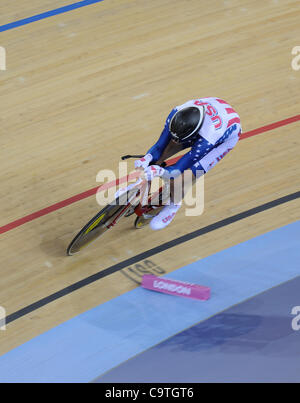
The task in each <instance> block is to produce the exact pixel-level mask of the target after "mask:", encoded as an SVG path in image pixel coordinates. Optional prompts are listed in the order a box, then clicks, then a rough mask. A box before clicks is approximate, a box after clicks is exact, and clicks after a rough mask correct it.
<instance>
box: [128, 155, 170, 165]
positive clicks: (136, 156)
mask: <svg viewBox="0 0 300 403" xmlns="http://www.w3.org/2000/svg"><path fill="white" fill-rule="evenodd" d="M143 157H144V155H130V154H128V155H123V157H121V159H122V160H123V161H124V160H128V159H129V158H143ZM149 165H155V162H154V163H150V164H149ZM160 166H161V167H162V168H164V167H165V166H167V163H166V162H162V163H161V164H160Z"/></svg>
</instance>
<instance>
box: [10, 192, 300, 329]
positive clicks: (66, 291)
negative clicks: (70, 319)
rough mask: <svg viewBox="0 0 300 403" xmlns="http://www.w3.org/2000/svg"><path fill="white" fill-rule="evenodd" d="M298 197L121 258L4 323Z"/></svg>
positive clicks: (298, 194)
mask: <svg viewBox="0 0 300 403" xmlns="http://www.w3.org/2000/svg"><path fill="white" fill-rule="evenodd" d="M298 198H300V191H298V192H295V193H291V194H289V195H287V196H284V197H280V198H279V199H276V200H272V201H270V202H268V203H265V204H262V205H260V206H257V207H254V208H252V209H249V210H246V211H243V212H242V213H239V214H235V215H233V216H231V217H227V218H225V219H223V220H220V221H217V222H215V223H213V224H210V225H207V226H206V227H203V228H200V229H198V230H196V231H193V232H190V233H189V234H186V235H183V236H181V237H179V238H175V239H173V240H172V241H169V242H165V243H163V244H162V245H159V246H156V247H155V248H152V249H149V250H147V251H145V252H142V253H139V254H138V255H136V256H133V257H131V258H129V259H126V260H123V262H120V263H117V264H115V265H113V266H110V267H108V268H107V269H104V270H102V271H100V272H98V273H95V274H93V275H92V276H89V277H86V278H84V279H83V280H80V281H78V282H76V283H74V284H71V285H70V286H68V287H66V288H63V289H62V290H60V291H57V292H55V293H54V294H51V295H48V296H47V297H45V298H42V299H40V300H39V301H36V302H34V303H33V304H30V305H28V306H26V307H24V308H22V309H20V310H19V311H16V312H14V313H12V314H10V315H8V316H7V317H6V324H9V323H11V322H13V321H15V320H17V319H19V318H21V317H22V316H25V315H28V314H29V313H31V312H33V311H35V310H37V309H39V308H42V307H43V306H45V305H47V304H50V303H51V302H53V301H55V300H57V299H59V298H62V297H64V296H66V295H68V294H71V293H72V292H73V291H76V290H79V289H80V288H83V287H85V286H87V285H89V284H91V283H94V282H95V281H97V280H100V279H101V278H103V277H106V276H109V275H110V274H113V273H115V272H117V271H119V270H122V269H124V268H125V267H128V266H131V265H132V264H135V263H137V262H139V261H141V260H144V259H147V258H149V257H150V256H153V255H156V254H158V253H160V252H163V251H165V250H167V249H170V248H173V247H174V246H176V245H180V244H182V243H184V242H187V241H190V240H192V239H194V238H197V237H198V236H200V235H204V234H207V233H209V232H212V231H215V230H217V229H219V228H222V227H225V226H226V225H230V224H233V223H235V222H237V221H240V220H243V219H244V218H247V217H251V216H253V215H255V214H257V213H261V212H262V211H265V210H269V209H271V208H273V207H276V206H279V205H281V204H283V203H287V202H289V201H292V200H296V199H298ZM69 259H70V258H69Z"/></svg>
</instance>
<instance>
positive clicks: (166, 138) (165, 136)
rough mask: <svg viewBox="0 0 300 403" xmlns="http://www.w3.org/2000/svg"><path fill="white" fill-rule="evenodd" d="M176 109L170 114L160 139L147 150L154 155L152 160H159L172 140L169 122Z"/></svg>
mask: <svg viewBox="0 0 300 403" xmlns="http://www.w3.org/2000/svg"><path fill="white" fill-rule="evenodd" d="M175 112H176V109H173V110H172V111H171V113H170V114H169V116H168V117H167V120H166V123H165V127H164V129H163V131H162V133H161V135H160V137H159V139H158V141H157V142H156V143H155V144H154V146H152V147H151V148H150V150H148V151H147V154H151V155H152V157H153V160H152V161H158V160H159V159H160V157H161V156H162V154H163V152H164V150H165V149H166V147H167V145H168V144H169V142H170V140H171V139H172V136H171V133H170V130H169V123H170V120H171V119H172V117H173V115H174V114H175Z"/></svg>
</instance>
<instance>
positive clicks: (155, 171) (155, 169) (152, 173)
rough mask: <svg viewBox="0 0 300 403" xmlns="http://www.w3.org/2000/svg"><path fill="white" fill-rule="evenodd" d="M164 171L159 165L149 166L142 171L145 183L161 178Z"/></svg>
mask: <svg viewBox="0 0 300 403" xmlns="http://www.w3.org/2000/svg"><path fill="white" fill-rule="evenodd" d="M164 173H165V169H164V168H162V167H160V166H159V165H151V166H149V167H147V168H146V169H145V170H144V176H145V179H146V180H147V181H152V179H153V178H155V177H157V176H163V175H164Z"/></svg>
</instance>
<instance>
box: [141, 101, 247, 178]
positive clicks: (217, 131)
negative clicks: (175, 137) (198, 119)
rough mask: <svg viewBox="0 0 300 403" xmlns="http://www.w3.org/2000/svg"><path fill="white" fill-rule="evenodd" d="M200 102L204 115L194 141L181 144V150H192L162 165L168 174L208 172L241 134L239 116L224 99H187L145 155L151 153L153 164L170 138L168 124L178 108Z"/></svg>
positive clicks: (173, 112)
mask: <svg viewBox="0 0 300 403" xmlns="http://www.w3.org/2000/svg"><path fill="white" fill-rule="evenodd" d="M194 105H199V106H200V105H203V106H204V107H205V117H204V121H203V124H202V126H201V128H200V130H199V136H198V137H197V139H196V140H188V139H187V140H186V141H185V142H184V143H182V146H183V149H185V148H190V147H191V150H190V151H189V152H188V153H186V154H184V155H183V156H182V157H181V158H180V159H179V160H178V161H177V162H176V163H175V164H174V165H171V166H168V167H165V169H166V170H167V171H168V172H169V173H171V172H172V171H174V170H176V171H177V172H178V171H179V173H182V172H184V171H185V170H187V169H191V170H192V172H193V174H194V175H195V176H196V177H198V176H199V175H201V174H203V172H204V173H206V172H207V171H209V170H210V169H211V168H212V167H213V166H214V165H216V164H217V163H218V162H219V161H220V160H221V159H222V158H223V157H224V156H225V155H226V154H227V153H228V152H229V151H230V150H232V148H233V147H234V146H235V145H236V143H237V142H238V140H239V135H240V134H241V122H240V118H239V115H238V114H237V113H236V112H235V110H234V109H233V108H232V107H231V106H230V105H229V104H228V103H227V102H225V101H223V100H222V99H219V98H201V99H195V100H191V101H188V102H186V103H185V104H183V105H180V106H177V107H176V108H174V109H173V110H172V111H171V113H170V114H169V116H168V117H167V120H166V123H165V127H164V130H163V131H162V133H161V135H160V137H159V139H158V141H157V142H156V143H155V144H154V146H153V147H151V148H150V150H149V151H148V154H151V155H152V156H153V160H152V163H153V162H154V163H155V161H158V160H159V158H160V157H161V155H162V153H163V152H164V150H165V148H166V147H167V145H168V144H169V142H170V141H171V139H172V136H171V133H170V129H169V123H170V121H171V119H172V117H173V115H174V114H175V113H176V112H177V111H178V110H180V109H183V108H186V107H190V106H194Z"/></svg>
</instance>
